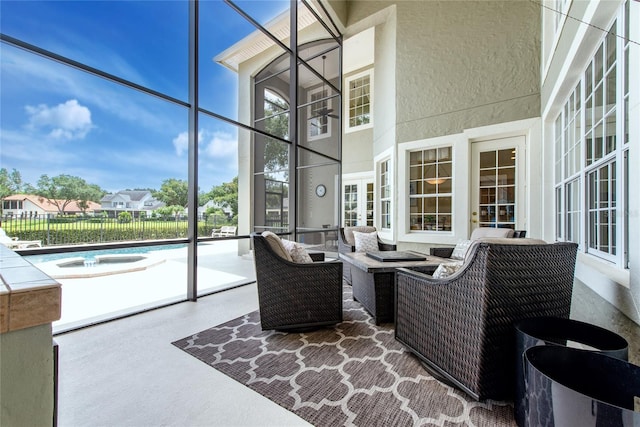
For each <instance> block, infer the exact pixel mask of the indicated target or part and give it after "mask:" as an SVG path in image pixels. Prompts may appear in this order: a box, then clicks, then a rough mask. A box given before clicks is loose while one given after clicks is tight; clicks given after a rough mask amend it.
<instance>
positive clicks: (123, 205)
mask: <svg viewBox="0 0 640 427" xmlns="http://www.w3.org/2000/svg"><path fill="white" fill-rule="evenodd" d="M164 206H166V204H165V203H164V202H161V201H159V200H157V199H155V198H154V197H153V196H152V195H151V192H150V191H146V190H134V191H129V190H127V191H118V192H117V193H110V194H107V195H106V196H104V197H103V198H102V199H100V209H101V210H102V212H106V213H107V215H109V216H110V217H116V216H118V214H119V213H120V212H129V213H130V214H131V215H133V217H134V218H137V217H139V216H140V213H142V212H144V213H145V214H146V215H147V216H151V213H153V211H155V210H156V209H159V208H161V207H164Z"/></svg>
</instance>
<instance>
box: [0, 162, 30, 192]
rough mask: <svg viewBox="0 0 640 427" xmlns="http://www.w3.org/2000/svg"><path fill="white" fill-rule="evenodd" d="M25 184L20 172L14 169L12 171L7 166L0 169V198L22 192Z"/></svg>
mask: <svg viewBox="0 0 640 427" xmlns="http://www.w3.org/2000/svg"><path fill="white" fill-rule="evenodd" d="M23 188H24V184H23V183H22V176H21V175H20V172H18V171H17V170H16V169H13V170H12V171H11V173H9V171H7V169H6V168H2V169H0V199H4V198H5V197H8V196H11V195H12V194H16V193H20V192H22V190H23Z"/></svg>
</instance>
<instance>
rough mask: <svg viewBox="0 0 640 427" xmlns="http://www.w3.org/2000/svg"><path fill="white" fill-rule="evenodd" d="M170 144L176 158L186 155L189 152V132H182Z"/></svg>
mask: <svg viewBox="0 0 640 427" xmlns="http://www.w3.org/2000/svg"><path fill="white" fill-rule="evenodd" d="M172 142H173V147H174V148H175V149H176V154H177V155H178V157H179V156H182V153H186V152H187V151H188V150H189V132H182V133H181V134H179V135H178V136H176V137H175V138H173V141H172Z"/></svg>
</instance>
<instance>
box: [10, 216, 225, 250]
mask: <svg viewBox="0 0 640 427" xmlns="http://www.w3.org/2000/svg"><path fill="white" fill-rule="evenodd" d="M223 225H235V224H231V222H230V221H229V220H228V219H227V218H226V217H224V216H218V215H211V216H209V217H207V218H206V219H202V220H201V221H198V236H199V237H208V236H210V235H211V230H212V229H214V228H219V227H221V226H223ZM187 227H188V223H187V220H186V219H181V218H173V217H171V218H131V219H130V220H126V221H123V220H121V219H118V218H105V217H92V216H55V215H51V214H49V215H37V216H31V217H24V218H20V217H15V216H10V215H5V216H3V217H2V228H3V229H4V231H5V233H6V234H7V235H8V236H10V237H17V238H18V239H20V240H40V241H41V242H42V245H43V246H45V245H46V246H51V245H76V244H90V243H106V242H119V241H133V240H160V239H176V238H186V237H187Z"/></svg>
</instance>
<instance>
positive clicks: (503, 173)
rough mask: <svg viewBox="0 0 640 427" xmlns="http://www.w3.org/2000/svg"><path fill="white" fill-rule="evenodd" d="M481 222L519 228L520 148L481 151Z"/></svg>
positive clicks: (479, 223) (479, 220) (484, 225)
mask: <svg viewBox="0 0 640 427" xmlns="http://www.w3.org/2000/svg"><path fill="white" fill-rule="evenodd" d="M479 173H480V176H479V183H480V188H479V190H480V193H479V201H480V203H479V206H478V208H479V209H480V212H479V214H478V225H479V226H480V227H500V228H515V223H516V222H515V221H516V176H517V174H516V149H515V148H508V149H501V150H490V151H484V152H481V153H480V169H479Z"/></svg>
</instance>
